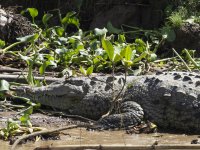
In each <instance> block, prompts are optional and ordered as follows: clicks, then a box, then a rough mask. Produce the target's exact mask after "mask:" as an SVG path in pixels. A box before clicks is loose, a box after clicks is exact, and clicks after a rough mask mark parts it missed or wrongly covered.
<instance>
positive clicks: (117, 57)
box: [114, 53, 122, 63]
mask: <svg viewBox="0 0 200 150" xmlns="http://www.w3.org/2000/svg"><path fill="white" fill-rule="evenodd" d="M120 60H122V57H121V55H120V54H118V53H117V54H115V58H114V62H115V63H116V62H118V61H120Z"/></svg>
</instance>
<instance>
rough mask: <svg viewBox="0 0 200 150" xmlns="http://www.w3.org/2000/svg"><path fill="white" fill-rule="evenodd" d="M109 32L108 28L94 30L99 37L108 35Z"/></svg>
mask: <svg viewBox="0 0 200 150" xmlns="http://www.w3.org/2000/svg"><path fill="white" fill-rule="evenodd" d="M107 32H108V30H107V29H106V28H103V29H99V28H95V29H94V33H95V35H98V36H102V35H106V33H107Z"/></svg>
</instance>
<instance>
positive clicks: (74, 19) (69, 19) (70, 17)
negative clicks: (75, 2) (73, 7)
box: [61, 12, 80, 29]
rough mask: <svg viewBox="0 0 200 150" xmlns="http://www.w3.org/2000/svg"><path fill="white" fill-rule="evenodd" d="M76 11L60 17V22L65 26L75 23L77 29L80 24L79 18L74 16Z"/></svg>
mask: <svg viewBox="0 0 200 150" xmlns="http://www.w3.org/2000/svg"><path fill="white" fill-rule="evenodd" d="M75 14H76V12H69V13H67V14H66V16H65V17H64V18H62V20H61V23H62V24H63V25H64V26H65V27H66V26H67V25H69V24H73V25H75V26H76V27H77V28H78V29H79V26H80V23H79V19H78V18H77V17H75Z"/></svg>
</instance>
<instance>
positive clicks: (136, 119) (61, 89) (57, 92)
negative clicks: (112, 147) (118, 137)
mask: <svg viewBox="0 0 200 150" xmlns="http://www.w3.org/2000/svg"><path fill="white" fill-rule="evenodd" d="M99 80H103V81H105V82H101V81H99ZM111 83H112V78H109V77H98V80H96V79H94V80H90V79H88V78H75V79H70V80H68V81H66V82H65V83H64V82H63V83H57V84H56V83H55V84H53V85H49V86H47V87H42V88H30V87H28V88H27V89H26V90H25V91H29V92H23V90H22V89H23V88H24V87H22V88H17V89H16V92H17V93H18V94H19V95H21V96H26V97H29V98H31V99H32V100H33V101H35V102H40V103H41V104H43V105H48V106H52V107H55V108H59V109H61V110H68V112H70V113H71V114H76V115H82V116H84V117H89V118H91V119H99V118H100V117H101V116H102V115H104V114H105V113H106V112H108V110H109V107H110V105H111V100H112V89H111V87H112V84H111ZM122 85H123V80H122V77H120V76H119V77H116V79H115V86H114V87H115V90H116V91H115V95H116V93H118V92H119V91H120V89H121V87H122ZM123 93H124V94H123V97H121V98H122V100H121V101H120V106H119V108H117V109H115V111H114V112H113V113H112V114H111V115H109V116H106V117H104V118H102V119H99V120H98V123H99V124H100V125H102V127H103V128H104V129H107V128H119V127H127V126H130V125H138V124H140V123H141V121H143V120H147V119H148V120H150V121H151V122H153V123H155V124H156V125H158V127H160V128H165V129H173V130H180V131H196V132H197V131H200V75H198V74H196V73H184V72H171V73H162V74H159V75H146V76H128V77H127V83H126V87H125V89H124V91H123ZM33 95H34V96H33Z"/></svg>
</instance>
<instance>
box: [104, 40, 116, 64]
mask: <svg viewBox="0 0 200 150" xmlns="http://www.w3.org/2000/svg"><path fill="white" fill-rule="evenodd" d="M102 47H103V48H104V50H105V51H106V53H107V54H108V57H109V59H110V60H111V61H114V48H113V45H112V43H111V42H110V41H109V40H107V39H102Z"/></svg>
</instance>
